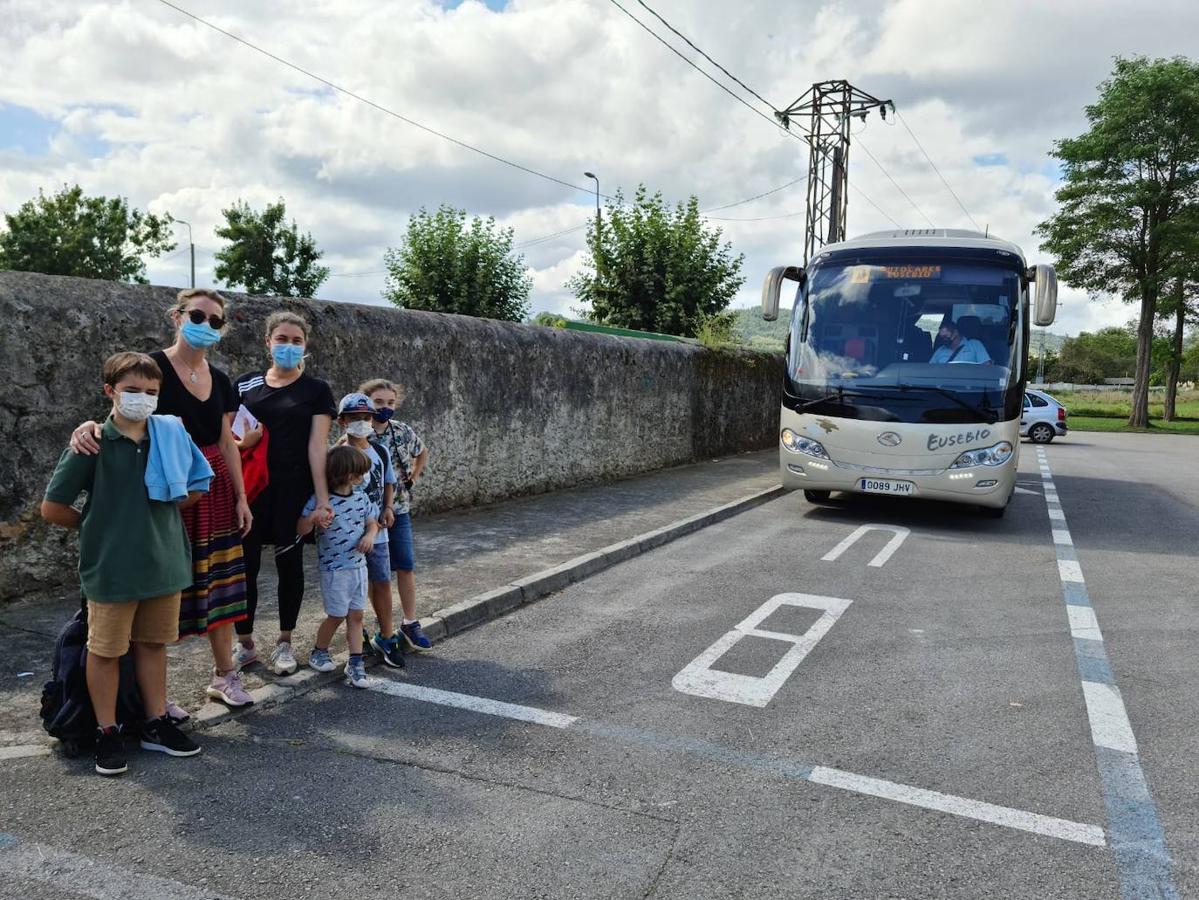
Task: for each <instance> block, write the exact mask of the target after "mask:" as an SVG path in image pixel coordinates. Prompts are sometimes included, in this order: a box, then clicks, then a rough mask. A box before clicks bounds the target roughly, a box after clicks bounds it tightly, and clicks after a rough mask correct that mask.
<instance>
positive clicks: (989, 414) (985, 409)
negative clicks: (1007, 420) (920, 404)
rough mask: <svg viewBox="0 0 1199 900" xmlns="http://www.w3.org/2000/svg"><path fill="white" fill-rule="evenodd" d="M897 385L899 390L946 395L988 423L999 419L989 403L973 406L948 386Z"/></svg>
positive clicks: (991, 423) (990, 423)
mask: <svg viewBox="0 0 1199 900" xmlns="http://www.w3.org/2000/svg"><path fill="white" fill-rule="evenodd" d="M897 387H898V388H899V389H900V390H901V391H932V392H933V393H935V394H940V395H941V396H942V397H948V398H949V399H950V400H952V401H953V402H954V403H956V404H957V405H958V406H960V407H962V409H968V410H970V412H972V413H974V414H976V415H979V416H982V417H983V421H985V422H986V423H987V424H988V425H994V424H995V423H996V422H998V421H999V416H998V415H997V414H996V413H995V411H994V410H993V409H992V408H991V406H990V404H988V405H986V406H975V405H974V404H973V403H967V402H966V401H965V400H963V399H962V398H961V397H959V396H958V395H957V394H955V393H954V392H953V391H951V390H949V389H948V388H943V387H938V386H936V385H933V384H900V385H897Z"/></svg>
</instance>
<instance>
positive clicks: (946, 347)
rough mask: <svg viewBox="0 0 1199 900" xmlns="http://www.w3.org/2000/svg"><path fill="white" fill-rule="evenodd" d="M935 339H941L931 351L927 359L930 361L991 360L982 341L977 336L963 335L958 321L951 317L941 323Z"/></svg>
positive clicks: (972, 361) (985, 361)
mask: <svg viewBox="0 0 1199 900" xmlns="http://www.w3.org/2000/svg"><path fill="white" fill-rule="evenodd" d="M937 339H938V340H939V341H942V344H941V346H939V347H938V348H937V349H936V350H934V351H933V355H932V356H931V357H930V358H929V360H928V361H929V362H930V363H989V362H991V354H989V353H988V352H987V348H986V347H984V346H983V342H982V341H980V340H978V339H977V338H967V337H965V336H964V335H963V334H962V332H961V329H960V328H959V327H958V323H956V322H954V321H953V320H952V319H946V320H945V322H943V323H942V325H941V330H940V331H938V332H937Z"/></svg>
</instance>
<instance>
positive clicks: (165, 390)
mask: <svg viewBox="0 0 1199 900" xmlns="http://www.w3.org/2000/svg"><path fill="white" fill-rule="evenodd" d="M150 356H151V357H153V359H154V361H155V362H156V363H158V368H160V369H162V387H161V388H160V389H159V391H158V409H157V410H156V412H159V413H162V414H163V415H167V416H178V417H179V418H181V419H182V420H183V427H184V428H186V429H187V433H188V434H190V435H191V439H192V440H193V441H195V442H196V446H197V447H207V446H209V445H211V444H215V443H216V442H217V441H219V440H220V439H221V421H222V419H224V418H225V416H226V415H227V414H228V413H232V412H237V403H238V400H237V391H235V390H233V383H232V382H231V381H230V380H229V376H228V375H226V374H225V373H224V372H222V371H221V370H220V369H218V368H217V367H216V366H214V365H211V364H210V365H209V366H208V371H209V372H210V373H211V374H212V393H211V394H209V395H208V399H207V400H204V401H201V400H199V399H198V398H197V397H196V395H195V394H193V393H191V392H190V391H188V389H187V386H186V385H185V384H184V383H183V382H182V381H180V379H179V373H178V372H176V371H175V367H174V366H172V365H171V361H170V360H169V359H168V358H167V355H166V354H165V353H163V352H162V351H161V350H155V351H154V352H153V353H151V354H150Z"/></svg>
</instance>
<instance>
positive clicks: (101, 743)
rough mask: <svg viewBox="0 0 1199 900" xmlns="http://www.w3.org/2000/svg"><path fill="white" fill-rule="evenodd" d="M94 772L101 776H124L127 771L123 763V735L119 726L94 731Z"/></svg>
mask: <svg viewBox="0 0 1199 900" xmlns="http://www.w3.org/2000/svg"><path fill="white" fill-rule="evenodd" d="M96 771H97V772H99V773H100V774H101V775H124V774H125V773H126V772H128V771H129V764H128V762H126V761H125V735H123V734H122V733H121V726H120V725H109V726H108V727H107V728H97V729H96Z"/></svg>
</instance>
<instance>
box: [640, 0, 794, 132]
mask: <svg viewBox="0 0 1199 900" xmlns="http://www.w3.org/2000/svg"><path fill="white" fill-rule="evenodd" d="M637 3H638V4H640V5H641V7H642V8H644V9H645V10H646V12H648V13H649V14H650V15H651V16H653V17H654V18H655V19H657V20H658V21H659V22H661V23H662V24H663V25H665V26H666V27H667V28H669V29H670V30H671V31H672V32H673V33H674V34H676V35H678V36H679V37H680V38H682V39H683V40H684V41H685V42H686V44H687V46H688V47H690V48H691V49H692V50H694V51H695V52H696V53H698V54H699V55H700V56H702V57H703V58H704V59H706V60H707V61H708V62H710V63H711V64H712V65H714V66H715V67H716V68H718V69H720V71H722V72H723V73H724V74H725V75H727V76H728V77H729V78H730V79H732V80H733V81H735V82H737V84H739V85H741V87H743V88H744V89H745V90H746V91H748V92H749V93H751V94H753V95H754V96H755V97H757V98H758V99H759V100H761V101H762V102H763V103H765V104H766V105H767V106H768V107H770V109H771V111H772V112H773V111H774V110H775V109H776V108H777V107H775V105H774V104H773V103H771V102H770V101H769V100H767V99H766V98H765V97H763V96H762V95H761V94H759V93H758V92H757V91H755V90H754V89H753V88H751V87H750V86H749V85H748V84H746V83H745V82H744V81H742V80H741V79H740V78H738V77H737V76H736V75H734V74H733V73H732V72H730V71H729V70H728V69H726V68H725V67H724V66H722V65H721V64H720V63H718V62H717V61H716V60H714V59H712V57H710V56H708V54H706V53H704V51H703V50H701V49H699V47H697V46H695V44H693V43H691V40H690V39H689V38H688V37H687V35H685V34H683V33H682V32H681V31H679V30H678V29H677V28H675V27H674V26H673V25H671V24H670V23H669V22H667V21H666V20H665V19H663V18H662V17H661V16H660V15H658V13H657V11H656V10H654V9H653V7H651V6H650V5H649V4H647V3H645V2H644V0H637Z"/></svg>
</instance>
